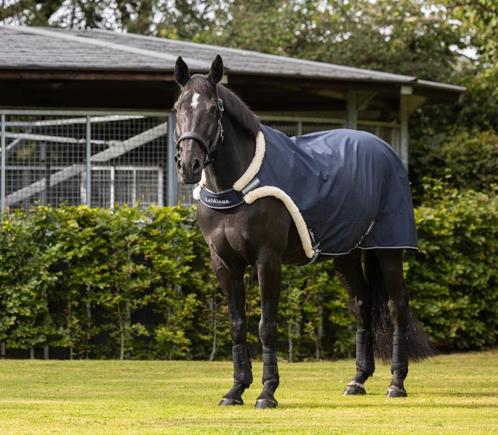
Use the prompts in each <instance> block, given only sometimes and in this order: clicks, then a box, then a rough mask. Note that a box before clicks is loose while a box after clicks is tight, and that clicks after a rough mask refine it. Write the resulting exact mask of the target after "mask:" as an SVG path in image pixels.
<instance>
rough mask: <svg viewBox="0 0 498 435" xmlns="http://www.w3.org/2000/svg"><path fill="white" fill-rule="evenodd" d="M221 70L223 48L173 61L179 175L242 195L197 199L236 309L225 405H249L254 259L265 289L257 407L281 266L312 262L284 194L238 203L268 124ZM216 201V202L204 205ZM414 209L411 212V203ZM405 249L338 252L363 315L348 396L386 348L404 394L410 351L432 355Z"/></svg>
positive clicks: (392, 390)
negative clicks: (201, 64) (204, 58)
mask: <svg viewBox="0 0 498 435" xmlns="http://www.w3.org/2000/svg"><path fill="white" fill-rule="evenodd" d="M223 71H224V70H223V62H222V59H221V57H220V56H217V57H216V59H215V60H214V62H213V64H212V66H211V70H210V72H209V74H208V75H207V76H205V75H193V76H190V72H189V69H188V67H187V65H186V64H185V62H184V61H183V60H182V58H181V57H179V58H178V60H177V62H176V67H175V79H176V81H177V82H178V84H179V85H180V87H181V93H180V96H179V98H178V100H177V101H176V104H175V108H174V110H175V111H176V131H175V135H176V145H177V154H176V166H177V171H178V176H179V179H180V182H182V183H185V184H195V183H198V182H200V181H201V177H202V184H203V185H204V186H205V188H206V189H207V190H205V192H208V195H209V192H211V193H213V192H223V195H224V196H223V197H224V198H228V199H226V201H228V202H230V201H231V199H230V196H234V195H235V201H236V202H235V203H234V204H235V205H236V206H233V207H230V208H223V207H220V208H218V207H216V204H217V201H218V202H220V201H221V202H224V201H225V200H220V199H216V194H213V195H211V198H204V199H205V201H203V203H201V204H200V205H199V206H198V208H197V221H198V224H199V226H200V228H201V231H202V233H203V235H204V238H205V240H206V242H207V243H208V245H209V249H210V253H211V261H212V266H213V269H214V271H215V273H216V275H217V277H218V279H219V282H220V285H221V288H222V290H223V292H224V294H225V295H226V297H227V301H228V308H229V313H230V331H231V336H232V340H233V349H232V350H233V364H234V384H233V386H232V388H231V389H230V390H229V391H228V392H227V393H226V394H225V395H224V396H223V398H222V400H221V402H220V405H224V406H228V405H241V404H243V401H242V394H243V392H244V390H245V389H246V388H248V387H249V385H250V384H251V383H252V381H253V377H252V370H251V362H250V358H249V353H248V349H247V344H246V330H247V323H246V316H245V290H244V284H243V275H244V271H245V268H246V266H248V265H252V266H254V267H255V268H256V271H257V275H258V280H259V286H260V291H261V321H260V323H259V336H260V339H261V342H262V345H263V391H262V392H261V394H260V396H259V397H258V399H257V402H256V407H258V408H274V407H276V406H277V401H276V399H275V396H274V393H275V390H276V389H277V387H278V385H279V373H278V366H277V356H276V344H277V312H278V303H279V294H280V285H281V284H280V278H281V266H282V264H304V263H307V262H309V260H310V256H309V255H306V252H305V249H304V248H303V243H302V237H301V235H300V233H299V228H298V226H299V225H296V222H295V219H293V217H292V216H291V213H290V212H289V209H288V207H286V206H285V204H284V201H283V200H282V198H280V199H279V198H277V197H272V196H266V197H264V198H259V199H257V200H254V202H253V203H252V204H248V203H247V202H249V201H245V202H244V201H243V200H239V201H238V202H237V200H238V199H240V198H241V195H242V194H241V193H240V192H237V191H236V190H234V189H233V186H234V183H235V182H236V181H237V180H240V178H241V177H243V176H247V172H248V171H249V172H250V169H248V168H249V167H250V165H251V163H252V162H253V160H254V159H255V154H257V153H258V152H259V151H258V150H257V138H258V134H260V131H261V128H262V126H261V124H260V123H259V121H258V119H257V117H256V116H255V115H254V114H253V113H252V112H251V111H250V110H249V109H248V107H247V106H246V105H245V104H244V103H243V102H242V101H241V100H240V99H239V98H238V97H237V96H236V95H235V94H234V93H232V92H231V91H229V90H228V89H226V88H225V87H224V86H222V85H221V84H219V82H220V80H221V79H222V76H223ZM386 148H389V147H386ZM252 175H254V174H252ZM246 181H247V180H246ZM232 199H233V198H232ZM206 201H207V202H206ZM209 201H212V203H213V204H214V207H209V206H206V205H205V204H208V203H209ZM251 202H252V201H251ZM208 205H209V204H208ZM361 206H362V205H361V204H357V205H356V207H361ZM410 206H411V199H410ZM409 211H410V213H412V215H413V210H412V209H411V210H409ZM301 230H302V228H301ZM402 253H403V249H401V248H399V249H370V250H361V249H359V248H353V249H351V251H350V252H348V253H345V254H344V255H337V256H334V261H335V270H336V272H337V273H338V275H339V277H340V279H341V281H342V283H343V285H344V286H345V288H346V289H347V290H348V292H349V293H350V296H351V298H352V300H353V304H354V311H355V314H356V317H357V334H356V374H355V376H354V378H353V380H352V381H351V382H350V383H349V384H348V385H347V387H346V389H345V391H344V394H346V395H357V394H365V393H366V392H365V388H364V383H365V381H366V380H367V379H368V378H369V377H370V376H372V374H373V372H374V369H375V363H374V350H377V351H378V353H379V355H380V356H381V357H384V358H390V357H391V356H392V365H391V372H392V382H391V384H390V386H389V388H388V391H387V396H388V397H405V396H406V395H407V393H406V390H405V388H404V380H405V378H406V376H407V373H408V358H409V357H410V358H411V359H414V360H417V359H421V358H424V357H426V356H428V355H429V354H430V347H429V345H428V341H427V336H426V335H425V334H424V332H423V331H422V329H421V328H420V326H419V325H418V324H417V322H416V320H415V319H414V318H413V316H412V315H411V312H410V311H409V306H408V294H407V290H406V288H405V284H404V281H403V269H402ZM322 258H324V257H321V258H319V259H322Z"/></svg>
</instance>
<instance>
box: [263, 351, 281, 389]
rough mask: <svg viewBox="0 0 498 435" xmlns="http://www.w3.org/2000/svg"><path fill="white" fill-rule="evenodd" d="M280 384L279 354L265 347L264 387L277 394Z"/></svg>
mask: <svg viewBox="0 0 498 435" xmlns="http://www.w3.org/2000/svg"><path fill="white" fill-rule="evenodd" d="M279 382H280V375H279V373H278V363H277V353H276V352H275V351H273V350H271V349H269V348H266V347H264V346H263V385H264V386H265V388H270V389H271V391H273V392H275V390H276V389H277V387H278V385H279Z"/></svg>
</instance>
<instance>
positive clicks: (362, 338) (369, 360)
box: [344, 329, 375, 396]
mask: <svg viewBox="0 0 498 435" xmlns="http://www.w3.org/2000/svg"><path fill="white" fill-rule="evenodd" d="M374 371H375V360H374V355H373V337H372V333H371V331H367V330H366V329H358V331H356V375H355V377H354V379H353V380H352V381H351V382H350V383H349V384H348V386H347V387H346V389H345V390H344V395H345V396H354V395H362V394H366V393H367V392H366V390H365V386H364V385H363V384H364V383H365V381H366V380H367V379H368V378H369V377H370V376H372V374H373V372H374Z"/></svg>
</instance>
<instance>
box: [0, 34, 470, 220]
mask: <svg viewBox="0 0 498 435" xmlns="http://www.w3.org/2000/svg"><path fill="white" fill-rule="evenodd" d="M216 54H221V55H222V57H223V60H224V63H225V66H226V76H225V78H224V82H225V84H226V86H228V87H230V88H231V89H232V90H233V91H235V92H236V93H237V94H238V95H239V96H240V97H241V98H242V99H243V100H244V101H246V102H247V103H248V105H249V106H250V107H251V108H252V109H253V110H254V111H255V112H256V113H257V114H258V115H259V117H260V119H261V120H262V121H263V122H265V123H268V124H270V125H272V126H275V127H276V128H279V129H280V130H282V131H284V132H285V133H287V134H289V135H294V134H303V133H307V132H311V131H315V130H323V129H331V128H337V127H344V126H346V127H349V128H360V129H363V130H368V131H371V132H373V133H375V134H377V135H379V136H381V137H382V138H384V139H385V140H386V141H387V142H389V143H390V144H391V145H392V146H393V148H394V149H395V150H396V151H397V152H398V153H399V154H400V156H401V158H402V160H403V161H404V162H405V164H406V163H407V159H408V119H409V115H410V113H411V112H413V111H414V110H416V109H417V108H418V107H420V106H421V105H423V104H430V103H436V102H443V101H451V100H455V99H456V98H458V97H459V95H460V94H461V93H462V92H463V91H464V90H465V89H464V88H462V87H460V86H454V85H449V84H444V83H435V82H429V81H425V80H418V79H417V78H416V77H410V76H404V75H397V74H390V73H384V72H378V71H370V70H365V69H358V68H351V67H345V66H340V65H333V64H327V63H321V62H312V61H307V60H301V59H293V58H287V57H282V56H273V55H268V54H263V53H258V52H254V51H247V50H237V49H231V48H224V47H216V46H210V45H204V44H194V43H190V42H182V41H174V40H167V39H163V38H155V37H147V36H141V35H131V34H121V33H113V32H109V31H102V30H90V31H80V30H63V29H53V28H32V27H11V26H0V132H1V135H0V137H1V147H0V148H1V150H2V154H1V167H0V175H1V176H0V203H1V209H2V211H3V210H5V209H6V208H8V207H28V206H30V205H31V204H34V203H42V204H50V205H58V204H62V203H67V204H80V203H86V204H89V205H91V206H99V207H113V206H114V205H115V204H121V203H128V204H137V203H139V204H142V205H147V204H150V203H158V204H176V203H177V201H180V202H186V203H188V202H189V201H190V200H191V199H190V191H189V190H187V189H183V188H181V187H179V186H177V183H176V171H175V168H174V160H173V156H174V152H175V150H174V144H173V135H172V132H173V124H174V118H173V116H172V114H171V112H170V109H171V108H172V107H173V103H174V100H175V96H176V94H177V86H176V84H175V82H174V76H173V70H174V64H175V61H176V58H177V57H178V56H179V55H181V56H182V57H183V58H184V59H185V60H186V62H187V63H188V65H189V66H190V68H191V70H192V71H193V72H207V70H208V69H209V67H210V65H211V62H212V60H213V59H214V57H215V55H216Z"/></svg>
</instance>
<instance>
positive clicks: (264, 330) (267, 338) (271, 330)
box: [259, 319, 277, 347]
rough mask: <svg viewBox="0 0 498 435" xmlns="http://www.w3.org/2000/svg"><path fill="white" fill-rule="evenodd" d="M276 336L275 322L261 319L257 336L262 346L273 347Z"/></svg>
mask: <svg viewBox="0 0 498 435" xmlns="http://www.w3.org/2000/svg"><path fill="white" fill-rule="evenodd" d="M276 337H277V322H275V321H269V320H265V319H261V320H260V322H259V338H260V339H261V342H262V343H263V346H268V347H273V344H274V343H275V341H276Z"/></svg>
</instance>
